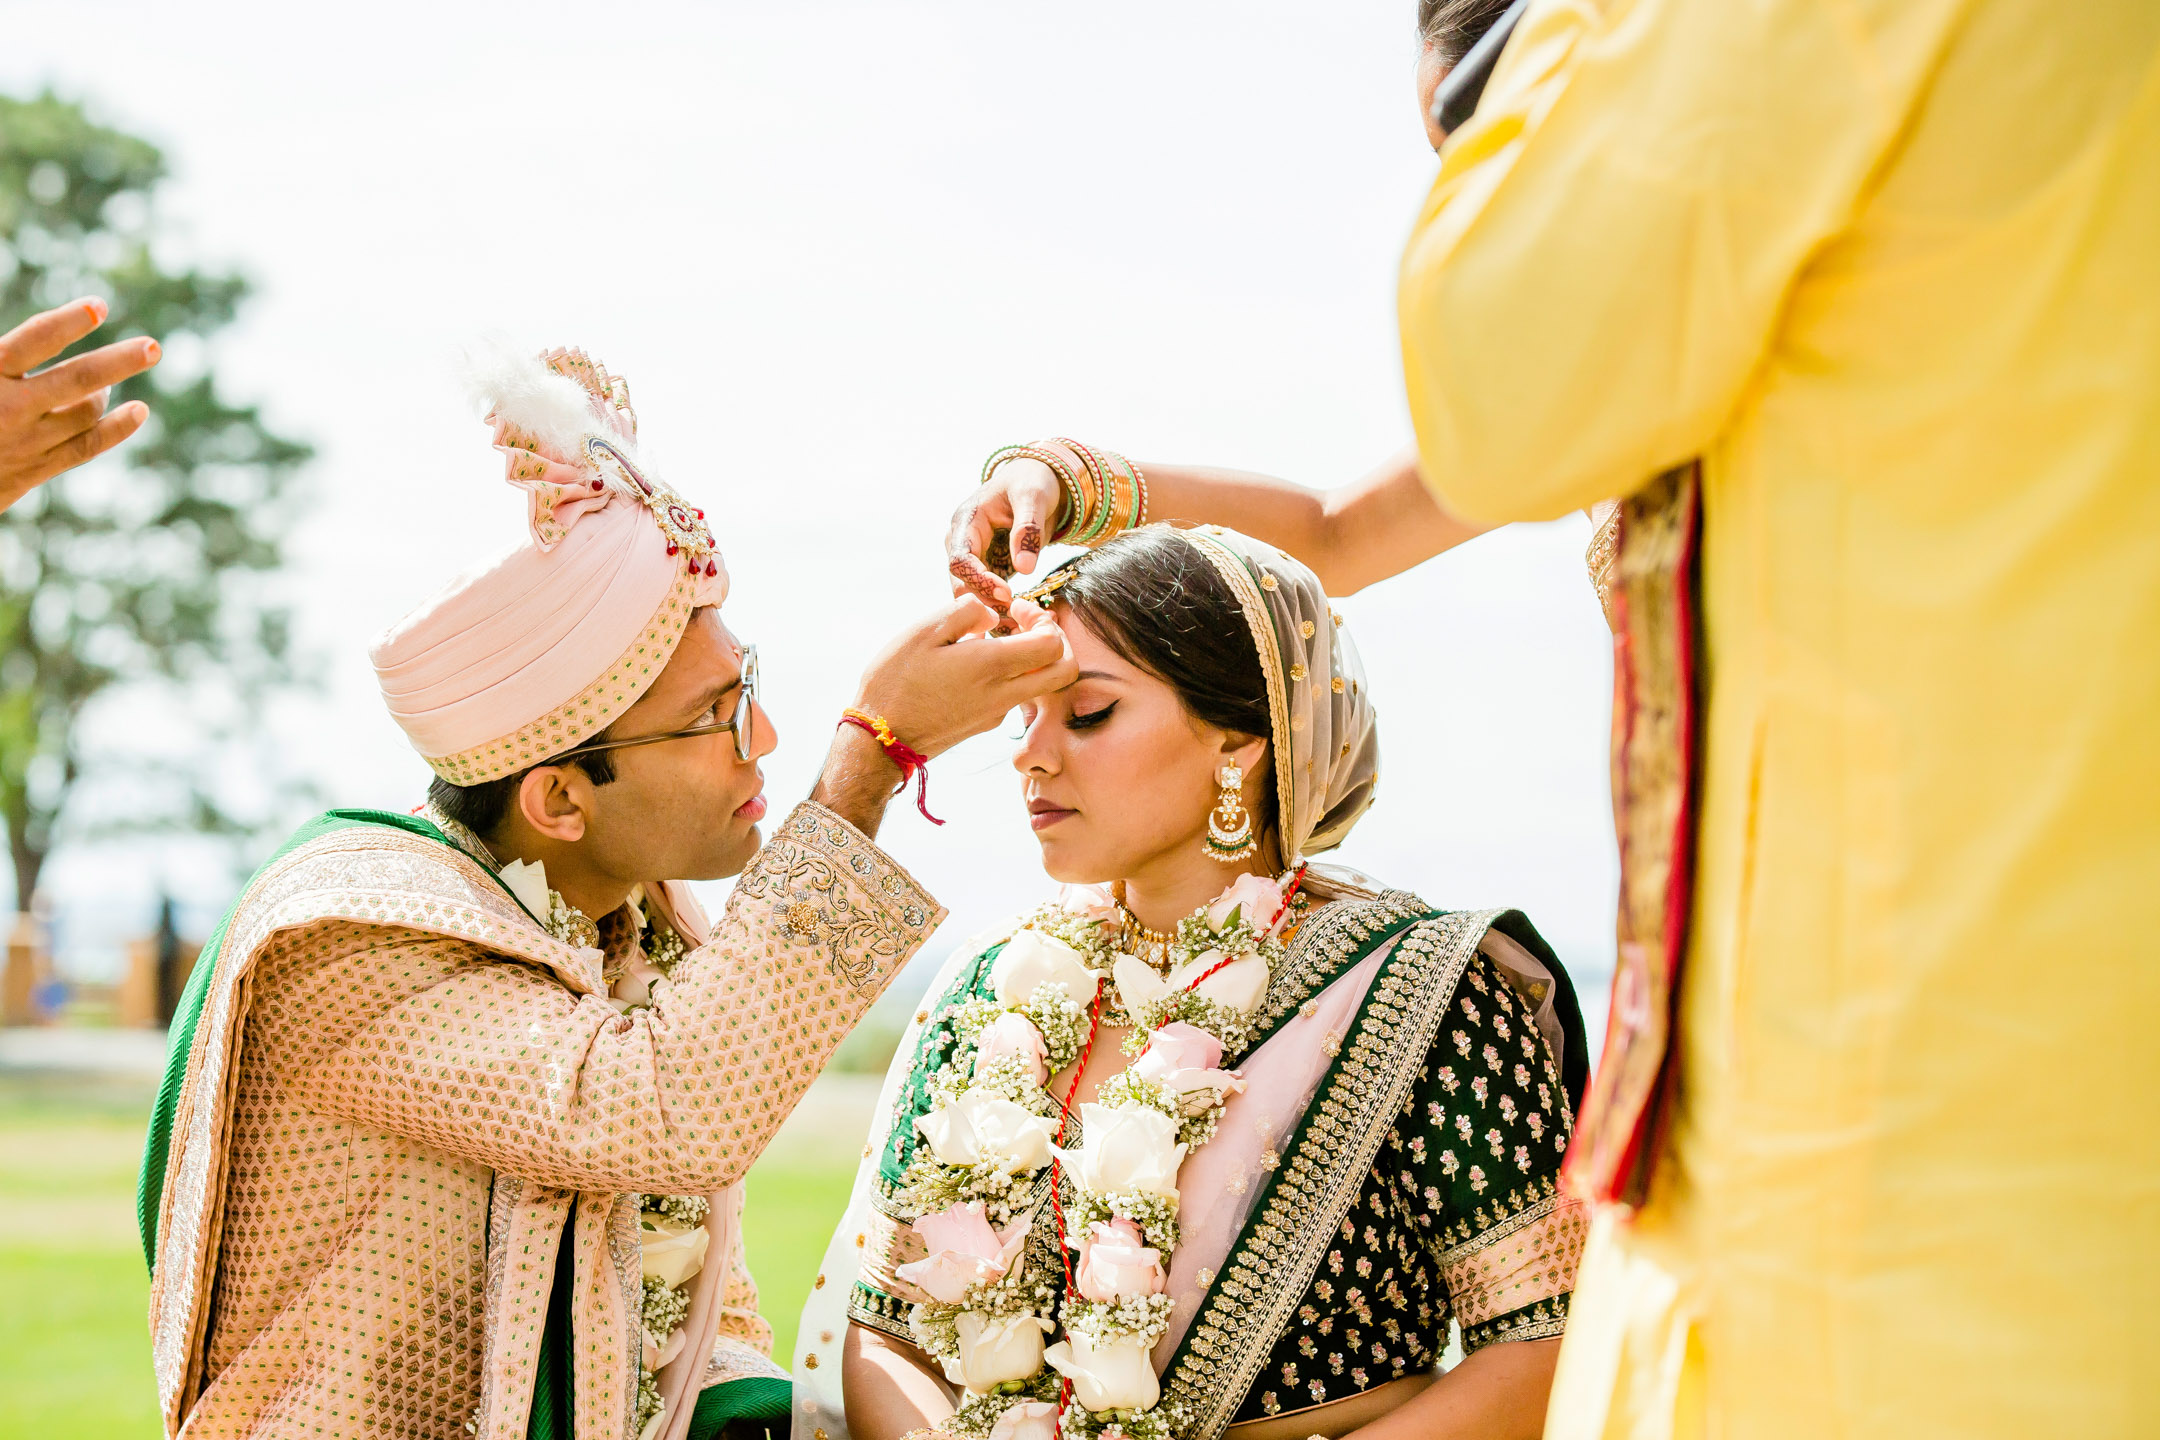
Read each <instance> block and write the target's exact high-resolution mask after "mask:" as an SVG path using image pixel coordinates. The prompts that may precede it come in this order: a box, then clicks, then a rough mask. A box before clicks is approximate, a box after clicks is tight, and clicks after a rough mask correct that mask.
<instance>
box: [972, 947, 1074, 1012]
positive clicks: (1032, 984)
mask: <svg viewBox="0 0 2160 1440" xmlns="http://www.w3.org/2000/svg"><path fill="white" fill-rule="evenodd" d="M1096 979H1097V977H1096V974H1095V972H1094V971H1093V970H1090V969H1088V967H1087V964H1086V962H1085V960H1084V959H1083V958H1082V956H1081V954H1080V952H1079V951H1078V950H1075V949H1074V948H1073V947H1072V946H1070V945H1068V944H1066V943H1065V942H1064V941H1062V940H1059V939H1057V938H1056V937H1054V936H1050V935H1045V934H1043V933H1042V932H1041V931H1039V930H1022V931H1020V932H1019V933H1018V934H1017V935H1015V936H1013V937H1012V939H1010V940H1008V941H1006V942H1005V948H1004V949H1003V950H1001V951H999V952H998V957H997V959H995V960H993V961H991V962H990V993H991V994H992V995H994V996H996V997H997V1001H998V1003H999V1004H1000V1005H1014V1006H1018V1005H1025V1004H1026V1003H1027V1002H1028V1000H1029V998H1030V997H1032V996H1033V995H1034V993H1035V990H1036V987H1037V986H1040V985H1047V984H1057V985H1063V986H1064V987H1065V993H1066V994H1067V995H1070V996H1073V997H1074V998H1076V999H1079V1000H1082V1001H1085V1000H1086V999H1087V998H1088V997H1090V996H1092V995H1093V994H1094V993H1095V982H1096Z"/></svg>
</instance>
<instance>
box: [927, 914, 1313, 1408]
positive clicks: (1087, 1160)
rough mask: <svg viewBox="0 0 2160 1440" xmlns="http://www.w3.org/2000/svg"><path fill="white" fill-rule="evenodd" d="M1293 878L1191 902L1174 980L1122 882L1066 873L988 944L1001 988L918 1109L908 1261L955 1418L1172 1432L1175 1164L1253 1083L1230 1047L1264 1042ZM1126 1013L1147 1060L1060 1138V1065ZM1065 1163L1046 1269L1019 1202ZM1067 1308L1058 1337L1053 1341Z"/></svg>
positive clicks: (1134, 1045)
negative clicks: (1117, 892)
mask: <svg viewBox="0 0 2160 1440" xmlns="http://www.w3.org/2000/svg"><path fill="white" fill-rule="evenodd" d="M1300 873H1302V872H1300ZM1296 879H1297V877H1295V876H1286V877H1284V878H1283V879H1282V880H1273V879H1269V878H1267V877H1265V876H1247V877H1244V878H1242V879H1240V880H1239V881H1237V882H1236V883H1234V884H1233V885H1231V886H1230V887H1229V888H1228V889H1227V890H1225V891H1224V892H1223V894H1222V895H1221V896H1220V897H1218V898H1217V899H1216V900H1214V901H1213V902H1211V903H1210V904H1209V905H1207V906H1205V907H1203V908H1202V909H1201V910H1199V911H1196V912H1195V913H1194V914H1192V915H1189V916H1187V917H1186V918H1185V919H1184V920H1183V921H1181V922H1180V923H1179V925H1178V927H1177V932H1176V938H1175V941H1174V942H1173V945H1172V948H1171V964H1170V972H1169V974H1168V975H1158V974H1156V973H1155V972H1154V971H1153V970H1151V969H1149V968H1148V967H1147V966H1146V965H1145V964H1144V963H1142V962H1141V961H1139V960H1138V959H1136V958H1135V957H1133V956H1131V955H1127V954H1122V953H1120V952H1119V948H1118V942H1119V939H1120V934H1121V932H1120V921H1121V918H1122V915H1123V911H1122V908H1121V907H1120V906H1119V905H1118V904H1116V902H1115V900H1114V899H1113V898H1112V897H1111V896H1110V894H1109V893H1108V892H1107V891H1106V890H1104V889H1102V888H1101V887H1067V888H1066V890H1065V891H1063V892H1062V893H1061V895H1060V898H1059V902H1058V903H1057V904H1056V905H1052V906H1046V907H1044V908H1043V909H1040V910H1038V911H1036V912H1035V913H1034V914H1032V915H1030V916H1029V917H1028V919H1027V921H1026V922H1025V923H1024V924H1023V925H1022V927H1021V928H1020V929H1019V930H1018V931H1017V932H1016V933H1015V934H1014V935H1013V937H1012V938H1011V939H1010V940H1009V941H1007V942H1006V944H1005V945H1004V946H1003V947H1002V949H1001V950H1000V952H999V954H998V955H997V956H996V957H994V958H993V959H992V961H991V963H990V968H989V974H988V975H987V977H986V978H987V980H988V982H989V989H990V992H991V994H990V995H989V996H981V997H976V998H971V999H967V1000H963V1001H959V1002H956V1003H955V1004H953V1005H950V1006H948V1007H947V1008H946V1009H945V1011H944V1012H943V1014H942V1016H941V1019H943V1020H944V1021H945V1022H946V1023H948V1024H949V1025H950V1026H951V1033H952V1035H953V1038H954V1042H955V1043H954V1044H953V1046H952V1049H951V1051H950V1053H949V1055H948V1056H947V1058H946V1059H945V1060H944V1062H943V1063H942V1064H941V1065H939V1066H938V1068H937V1069H936V1070H935V1071H934V1072H932V1073H931V1074H930V1075H929V1076H927V1077H926V1086H927V1090H928V1093H929V1096H930V1098H931V1101H932V1106H933V1108H932V1109H931V1111H930V1113H928V1114H926V1115H922V1116H920V1117H918V1118H917V1119H916V1121H915V1127H916V1130H917V1132H918V1133H919V1134H920V1136H921V1137H922V1142H923V1143H922V1145H921V1147H920V1148H919V1149H918V1150H917V1152H916V1154H915V1157H914V1158H913V1160H911V1161H910V1163H909V1168H908V1172H907V1174H906V1176H905V1177H904V1179H903V1182H902V1196H903V1202H904V1203H907V1204H909V1205H911V1206H912V1207H913V1210H914V1213H916V1214H918V1215H920V1216H921V1218H920V1219H919V1220H917V1221H916V1222H915V1224H916V1228H917V1231H918V1233H920V1234H921V1235H922V1236H923V1239H924V1242H925V1244H926V1245H927V1246H928V1248H929V1251H930V1253H929V1254H928V1255H927V1256H925V1258H924V1259H922V1260H919V1261H914V1262H911V1263H910V1264H908V1265H905V1266H902V1267H900V1269H899V1272H898V1273H899V1274H900V1276H901V1278H903V1279H906V1280H908V1281H909V1282H910V1283H912V1284H915V1285H918V1286H919V1287H920V1288H921V1289H922V1291H923V1293H924V1294H926V1295H928V1296H929V1297H930V1299H929V1300H928V1301H926V1302H924V1303H921V1304H918V1305H916V1306H915V1307H914V1309H913V1310H912V1311H911V1313H910V1315H909V1325H910V1329H911V1330H912V1332H913V1333H914V1334H915V1336H916V1338H917V1339H918V1341H919V1342H920V1343H921V1344H922V1346H923V1349H924V1350H925V1352H926V1353H928V1354H930V1355H932V1356H935V1357H937V1358H938V1359H939V1360H940V1361H941V1362H942V1364H943V1366H944V1370H945V1373H946V1375H947V1377H948V1378H949V1379H950V1380H952V1381H953V1383H955V1384H957V1385H961V1386H964V1387H965V1389H966V1393H965V1394H964V1395H963V1396H962V1397H961V1401H960V1404H959V1405H958V1407H957V1408H956V1409H955V1411H954V1413H953V1415H952V1416H951V1417H950V1418H949V1419H948V1420H947V1421H946V1422H945V1424H944V1426H943V1428H944V1429H946V1430H947V1431H949V1432H950V1433H952V1434H955V1435H959V1436H965V1437H970V1440H1093V1437H1098V1436H1100V1437H1105V1440H1108V1437H1113V1436H1114V1437H1117V1440H1173V1433H1174V1427H1175V1419H1174V1417H1173V1416H1171V1415H1170V1414H1169V1413H1168V1412H1167V1411H1166V1410H1164V1409H1162V1408H1159V1407H1160V1401H1161V1387H1160V1385H1159V1383H1158V1382H1157V1380H1156V1377H1155V1371H1154V1364H1153V1358H1152V1352H1153V1349H1154V1346H1155V1343H1156V1341H1157V1340H1159V1339H1160V1338H1161V1336H1162V1335H1163V1333H1164V1331H1165V1329H1166V1327H1167V1325H1168V1323H1169V1318H1170V1314H1171V1310H1172V1306H1171V1303H1170V1297H1169V1296H1168V1295H1167V1294H1165V1293H1163V1292H1164V1289H1165V1277H1166V1275H1167V1272H1168V1270H1169V1264H1170V1260H1169V1257H1170V1252H1171V1251H1172V1249H1173V1248H1174V1247H1175V1246H1176V1244H1177V1205H1178V1184H1177V1182H1178V1171H1179V1167H1180V1166H1181V1165H1182V1164H1183V1162H1184V1160H1185V1158H1186V1157H1187V1156H1188V1155H1189V1154H1190V1153H1191V1152H1192V1151H1193V1150H1194V1149H1196V1148H1197V1147H1198V1146H1200V1145H1202V1144H1205V1143H1206V1142H1207V1141H1208V1139H1209V1138H1210V1137H1212V1136H1213V1135H1214V1133H1215V1128H1216V1125H1217V1124H1218V1122H1219V1120H1220V1117H1221V1115H1222V1109H1223V1104H1224V1102H1225V1101H1226V1100H1227V1099H1228V1097H1229V1096H1230V1095H1232V1094H1235V1093H1237V1092H1238V1091H1240V1090H1242V1089H1243V1088H1244V1081H1243V1080H1242V1078H1241V1077H1240V1076H1239V1075H1238V1074H1237V1073H1236V1072H1235V1071H1234V1070H1225V1069H1223V1068H1222V1060H1223V1058H1224V1056H1225V1055H1226V1054H1228V1053H1234V1052H1238V1051H1242V1050H1243V1049H1244V1048H1245V1047H1246V1046H1247V1044H1248V1043H1249V1042H1250V1039H1251V1024H1252V1018H1253V1016H1254V1014H1255V1013H1256V1012H1257V1011H1258V1009H1259V1007H1260V1005H1261V1004H1262V1003H1263V1001H1264V999H1265V996H1266V994H1267V989H1268V985H1269V983H1270V978H1271V976H1272V974H1273V971H1274V969H1275V967H1276V966H1277V965H1278V964H1279V963H1280V962H1281V960H1282V956H1283V946H1282V941H1281V939H1280V932H1281V930H1282V927H1283V924H1284V922H1285V921H1286V919H1287V918H1288V916H1289V913H1290V910H1291V906H1290V903H1289V897H1290V896H1291V895H1293V894H1294V893H1295V888H1296ZM1106 973H1107V974H1109V975H1110V977H1111V978H1112V980H1113V984H1112V986H1111V988H1110V989H1108V990H1104V989H1103V988H1102V980H1103V978H1104V977H1105V974H1106ZM1128 1022H1129V1023H1130V1024H1131V1025H1132V1027H1133V1033H1132V1034H1131V1035H1130V1036H1129V1037H1128V1038H1127V1039H1126V1041H1125V1049H1126V1052H1127V1053H1128V1054H1130V1055H1134V1056H1136V1057H1137V1059H1136V1060H1135V1061H1134V1062H1133V1063H1132V1064H1129V1065H1127V1066H1126V1067H1125V1068H1124V1069H1123V1070H1121V1071H1120V1072H1119V1073H1118V1074H1116V1075H1115V1076H1112V1077H1111V1078H1110V1079H1109V1080H1106V1081H1105V1082H1104V1083H1103V1084H1102V1086H1101V1087H1100V1088H1099V1089H1098V1091H1097V1093H1096V1096H1095V1098H1094V1099H1093V1100H1092V1101H1090V1102H1089V1103H1088V1104H1086V1105H1082V1106H1080V1107H1079V1117H1078V1118H1079V1122H1080V1138H1079V1144H1078V1145H1076V1146H1075V1147H1073V1148H1071V1149H1064V1148H1060V1147H1058V1146H1056V1145H1055V1144H1054V1143H1053V1142H1054V1140H1055V1138H1056V1135H1057V1128H1056V1127H1057V1119H1056V1116H1057V1114H1058V1112H1059V1111H1060V1109H1061V1106H1060V1104H1059V1101H1058V1099H1057V1098H1056V1097H1053V1096H1051V1095H1050V1094H1049V1093H1048V1091H1047V1090H1046V1089H1045V1088H1044V1087H1045V1086H1046V1084H1047V1082H1048V1078H1049V1076H1050V1075H1051V1074H1052V1073H1055V1072H1059V1071H1062V1070H1065V1069H1067V1068H1068V1067H1070V1066H1072V1065H1073V1064H1075V1063H1076V1062H1077V1061H1078V1060H1079V1059H1080V1058H1081V1057H1082V1056H1083V1055H1084V1054H1085V1052H1086V1051H1087V1048H1088V1046H1089V1045H1090V1043H1091V1042H1092V1037H1093V1034H1094V1032H1095V1029H1096V1027H1097V1026H1098V1025H1099V1024H1101V1023H1113V1024H1123V1023H1128ZM1064 1098H1065V1100H1066V1101H1067V1102H1069V1101H1070V1100H1071V1099H1072V1098H1073V1097H1072V1096H1070V1095H1067V1096H1066V1097H1064ZM1053 1157H1055V1158H1056V1160H1057V1161H1058V1162H1059V1170H1060V1174H1061V1179H1060V1181H1059V1184H1060V1188H1061V1189H1064V1190H1066V1191H1067V1198H1066V1200H1065V1201H1064V1202H1062V1204H1061V1206H1060V1207H1057V1208H1053V1209H1052V1210H1050V1211H1049V1212H1048V1213H1051V1214H1054V1215H1055V1216H1056V1218H1057V1222H1058V1226H1059V1233H1058V1239H1059V1242H1060V1244H1061V1245H1063V1246H1069V1247H1073V1248H1075V1249H1077V1250H1078V1252H1079V1253H1078V1255H1077V1257H1076V1258H1075V1259H1073V1260H1069V1261H1065V1262H1062V1263H1059V1262H1052V1263H1051V1264H1049V1265H1048V1266H1047V1267H1046V1266H1045V1264H1044V1263H1043V1259H1042V1257H1041V1254H1040V1252H1039V1251H1038V1252H1036V1253H1035V1254H1034V1255H1032V1256H1031V1255H1030V1253H1029V1251H1028V1248H1027V1246H1026V1243H1025V1241H1026V1232H1027V1227H1028V1226H1029V1224H1030V1223H1031V1221H1032V1220H1033V1219H1034V1218H1037V1217H1036V1216H1032V1215H1025V1214H1018V1213H1017V1211H1018V1210H1019V1208H1020V1207H1021V1206H1022V1205H1023V1204H1024V1203H1026V1202H1027V1200H1028V1199H1029V1198H1030V1196H1029V1192H1028V1187H1027V1185H1026V1183H1025V1179H1024V1177H1027V1176H1032V1175H1034V1174H1035V1173H1036V1172H1038V1171H1040V1170H1041V1169H1042V1167H1043V1166H1044V1165H1046V1164H1049V1163H1050V1161H1051V1159H1052V1158H1053ZM1007 1221H1010V1222H1011V1223H1005V1224H1004V1228H1003V1229H1002V1230H1000V1229H997V1228H994V1223H993V1222H997V1223H1004V1222H1007ZM1068 1282H1069V1284H1068ZM1053 1317H1055V1321H1056V1322H1058V1323H1062V1325H1063V1326H1064V1334H1063V1335H1062V1337H1060V1338H1059V1341H1058V1343H1057V1344H1054V1345H1046V1344H1045V1338H1044V1337H1045V1336H1046V1335H1049V1334H1051V1333H1053V1331H1054V1325H1053ZM1061 1376H1062V1377H1063V1378H1064V1382H1065V1385H1064V1388H1063V1389H1061V1388H1060V1380H1059V1377H1061Z"/></svg>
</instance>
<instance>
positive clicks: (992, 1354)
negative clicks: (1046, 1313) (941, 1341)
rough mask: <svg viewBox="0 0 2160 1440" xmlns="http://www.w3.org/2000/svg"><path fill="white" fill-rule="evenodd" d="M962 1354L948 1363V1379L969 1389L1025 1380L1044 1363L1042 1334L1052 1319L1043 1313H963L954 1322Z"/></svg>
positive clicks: (946, 1375) (973, 1311)
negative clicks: (1042, 1314) (998, 1314)
mask: <svg viewBox="0 0 2160 1440" xmlns="http://www.w3.org/2000/svg"><path fill="white" fill-rule="evenodd" d="M953 1325H954V1328H955V1329H957V1330H958V1331H959V1336H960V1354H959V1355H958V1356H957V1357H956V1358H954V1359H950V1360H947V1361H946V1362H945V1378H946V1379H947V1380H950V1381H952V1383H953V1384H955V1385H965V1386H966V1387H967V1388H968V1389H970V1390H976V1391H982V1390H988V1389H989V1388H990V1387H991V1386H993V1385H1002V1384H1005V1383H1006V1382H1007V1381H1011V1380H1025V1379H1027V1378H1028V1377H1029V1376H1031V1375H1033V1374H1034V1373H1035V1372H1036V1371H1038V1370H1040V1369H1042V1365H1043V1336H1044V1335H1045V1334H1046V1333H1048V1331H1049V1329H1050V1322H1049V1321H1048V1320H1045V1319H1043V1318H1042V1317H1041V1316H1040V1315H1005V1316H991V1315H984V1314H982V1313H981V1312H979V1311H975V1310H968V1311H964V1312H962V1314H961V1315H960V1317H959V1318H958V1319H957V1320H955V1321H954V1322H953Z"/></svg>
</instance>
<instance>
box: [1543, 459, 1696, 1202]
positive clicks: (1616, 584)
mask: <svg viewBox="0 0 2160 1440" xmlns="http://www.w3.org/2000/svg"><path fill="white" fill-rule="evenodd" d="M1701 482H1702V468H1701V466H1700V464H1698V463H1695V462H1690V463H1688V464H1686V465H1682V466H1679V467H1677V468H1675V469H1672V470H1668V471H1666V472H1665V473H1664V474H1662V475H1660V476H1658V477H1657V478H1656V479H1655V480H1653V481H1651V482H1650V483H1649V484H1648V485H1646V486H1644V487H1643V488H1642V489H1641V490H1638V491H1637V492H1635V493H1634V494H1633V495H1630V496H1629V497H1628V498H1626V499H1625V500H1623V501H1621V502H1620V508H1619V512H1618V514H1617V515H1616V516H1614V518H1613V522H1612V523H1613V524H1614V535H1613V545H1612V549H1611V554H1610V559H1609V561H1606V562H1605V565H1606V567H1607V568H1606V570H1605V574H1604V575H1602V576H1596V577H1594V578H1596V579H1597V580H1598V588H1599V592H1600V598H1601V599H1603V600H1604V601H1605V606H1606V616H1607V618H1608V619H1609V620H1610V621H1611V622H1612V631H1613V734H1612V776H1613V822H1614V826H1615V828H1616V829H1617V830H1618V832H1619V840H1620V915H1619V953H1618V956H1617V960H1616V963H1615V965H1614V967H1613V992H1612V1010H1611V1013H1610V1015H1609V1016H1608V1018H1607V1020H1606V1023H1605V1048H1604V1053H1603V1054H1602V1055H1601V1056H1600V1057H1599V1061H1598V1067H1597V1074H1596V1077H1595V1078H1594V1079H1593V1081H1592V1082H1591V1086H1590V1093H1589V1094H1588V1095H1587V1096H1586V1097H1585V1098H1584V1100H1583V1107H1582V1114H1581V1115H1579V1116H1578V1117H1576V1125H1575V1138H1574V1141H1573V1143H1572V1144H1571V1145H1570V1146H1569V1147H1568V1153H1567V1160H1566V1163H1565V1165H1564V1166H1563V1168H1562V1170H1561V1182H1562V1184H1563V1185H1564V1186H1566V1188H1567V1189H1568V1190H1569V1191H1570V1192H1571V1193H1573V1194H1575V1195H1578V1196H1581V1197H1582V1198H1584V1199H1586V1200H1595V1201H1600V1202H1604V1203H1618V1204H1622V1205H1627V1206H1631V1207H1632V1206H1636V1205H1640V1204H1641V1203H1642V1200H1643V1197H1644V1195H1645V1194H1646V1193H1647V1192H1648V1190H1649V1184H1650V1171H1651V1167H1652V1165H1653V1164H1654V1162H1655V1160H1656V1155H1657V1149H1658V1145H1659V1142H1660V1140H1661V1138H1662V1134H1663V1130H1664V1122H1665V1118H1666V1112H1667V1110H1668V1109H1669V1108H1670V1104H1671V1100H1672V1089H1673V1071H1674V1055H1673V1029H1674V1024H1675V1018H1676V1013H1677V1012H1676V1005H1677V1001H1678V996H1679V990H1680V967H1681V963H1682V961H1683V959H1684V958H1685V956H1686V953H1687V930H1688V918H1689V913H1690V906H1691V903H1692V900H1693V894H1694V877H1695V807H1696V801H1697V789H1698V780H1697V774H1698V762H1699V749H1700V735H1701V730H1700V725H1701V694H1700V684H1699V677H1700V664H1699V661H1700V642H1701V628H1700V616H1699V613H1698V609H1697V606H1698V601H1699V594H1700V592H1699V588H1698V584H1699V576H1698V573H1697V563H1698V556H1699V552H1700V545H1701V535H1702V488H1701ZM1604 538H1605V537H1604V536H1603V535H1602V534H1601V535H1600V536H1599V542H1602V541H1603V540H1604ZM1602 548H1603V546H1602V544H1601V543H1594V544H1593V547H1592V567H1593V570H1595V569H1597V568H1599V565H1600V560H1601V558H1602V557H1601V556H1600V554H1599V551H1600V550H1601V549H1602Z"/></svg>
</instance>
